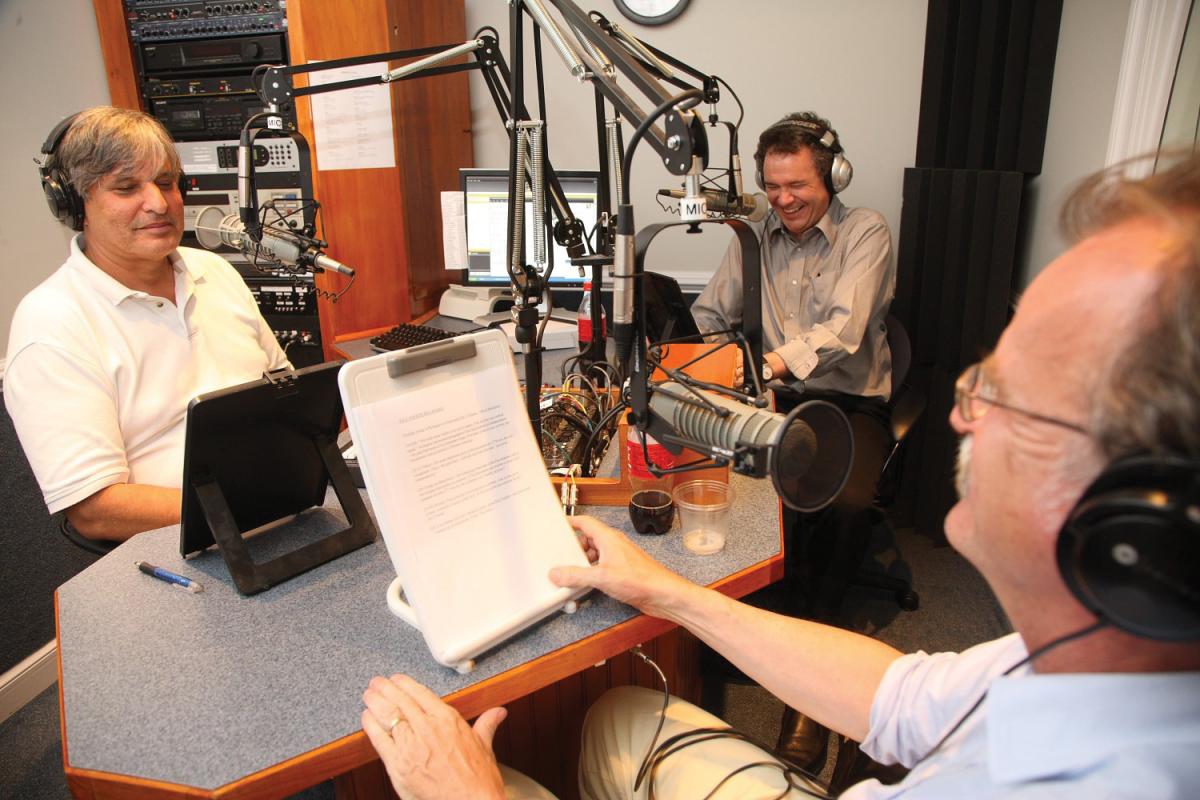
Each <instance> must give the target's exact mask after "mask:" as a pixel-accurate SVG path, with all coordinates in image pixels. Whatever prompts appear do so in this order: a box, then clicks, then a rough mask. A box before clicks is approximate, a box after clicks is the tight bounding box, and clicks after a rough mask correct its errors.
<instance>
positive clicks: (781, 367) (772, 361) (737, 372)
mask: <svg viewBox="0 0 1200 800" xmlns="http://www.w3.org/2000/svg"><path fill="white" fill-rule="evenodd" d="M744 362H745V359H743V358H739V359H737V364H735V365H734V367H733V385H734V386H743V385H745V383H746V368H745V364H744ZM763 362H764V363H766V364H767V365H768V366H769V367H770V368H771V372H772V373H773V375H774V377H772V378H771V380H775V381H778V380H783V379H784V378H788V377H791V374H792V371H791V370H790V369H788V366H787V363H786V362H784V360H783V358H782V357H780V355H779V354H778V353H776V352H775V351H771V352H770V353H766V354H764V355H763ZM760 375H761V373H760Z"/></svg>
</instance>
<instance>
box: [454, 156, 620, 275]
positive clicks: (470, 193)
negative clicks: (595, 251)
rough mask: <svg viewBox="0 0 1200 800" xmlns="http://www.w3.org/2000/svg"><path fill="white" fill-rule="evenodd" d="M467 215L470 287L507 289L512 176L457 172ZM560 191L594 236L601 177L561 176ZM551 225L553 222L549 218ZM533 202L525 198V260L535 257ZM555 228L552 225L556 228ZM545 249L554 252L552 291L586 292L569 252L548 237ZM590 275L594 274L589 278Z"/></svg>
mask: <svg viewBox="0 0 1200 800" xmlns="http://www.w3.org/2000/svg"><path fill="white" fill-rule="evenodd" d="M459 179H460V182H461V184H462V190H463V194H464V195H465V200H466V211H467V281H466V282H467V284H468V285H472V284H473V285H476V286H488V285H491V286H508V285H509V276H508V269H507V266H506V265H505V263H504V262H505V259H506V258H507V254H508V170H506V169H463V170H459ZM558 182H559V184H560V185H561V186H562V190H563V194H564V195H565V196H566V198H567V204H568V205H570V207H571V213H573V214H574V215H575V217H576V218H577V219H578V220H579V221H580V222H582V223H583V228H584V231H585V232H586V233H587V234H591V232H592V228H594V227H595V225H596V218H597V215H598V208H599V193H600V175H599V173H598V172H580V171H561V172H558ZM551 219H553V218H552V217H551ZM532 222H533V196H532V194H531V193H529V192H526V194H525V257H526V260H527V261H531V260H532V255H533V233H532ZM552 224H553V222H552ZM546 244H547V246H553V248H554V272H553V273H552V274H551V276H550V284H551V286H557V287H569V286H582V285H583V281H584V278H583V277H581V276H580V275H579V269H578V268H576V267H574V266H572V264H571V262H570V261H568V260H567V259H568V256H567V250H566V248H564V247H561V246H560V245H557V244H555V243H554V239H553V237H552V236H549V235H548V236H547V239H546ZM589 274H590V272H589Z"/></svg>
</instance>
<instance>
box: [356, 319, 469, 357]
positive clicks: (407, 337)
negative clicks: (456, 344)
mask: <svg viewBox="0 0 1200 800" xmlns="http://www.w3.org/2000/svg"><path fill="white" fill-rule="evenodd" d="M454 336H455V334H453V333H447V332H446V331H444V330H442V329H441V328H434V327H431V326H429V325H412V324H410V323H407V322H402V323H400V324H399V325H397V326H396V327H394V328H392V329H391V330H389V331H385V332H384V333H381V334H379V335H378V336H375V337H372V338H371V349H372V350H375V351H377V352H380V353H386V352H388V351H389V350H403V349H404V348H406V347H415V346H416V345H419V344H425V343H426V342H437V341H441V340H442V339H453V338H454Z"/></svg>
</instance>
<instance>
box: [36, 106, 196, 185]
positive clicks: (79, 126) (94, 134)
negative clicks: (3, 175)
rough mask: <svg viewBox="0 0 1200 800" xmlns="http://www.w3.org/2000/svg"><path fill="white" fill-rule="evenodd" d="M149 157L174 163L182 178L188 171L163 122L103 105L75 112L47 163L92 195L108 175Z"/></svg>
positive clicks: (156, 160)
mask: <svg viewBox="0 0 1200 800" xmlns="http://www.w3.org/2000/svg"><path fill="white" fill-rule="evenodd" d="M147 161H153V162H157V163H160V164H169V165H170V169H171V171H172V172H173V173H174V174H175V176H176V177H178V175H179V174H180V173H181V172H182V171H183V168H182V166H181V164H180V161H179V153H177V152H176V151H175V144H174V142H173V141H172V140H171V135H170V134H169V133H167V129H166V128H164V127H163V125H162V123H161V122H159V121H158V120H157V119H155V118H154V117H152V116H150V115H149V114H146V113H145V112H142V111H134V110H132V109H128V108H114V107H112V106H97V107H96V108H89V109H87V110H86V111H81V112H79V114H77V115H76V116H75V119H74V120H72V121H71V127H70V129H69V130H68V131H67V133H66V135H65V136H63V139H62V141H61V142H60V143H59V145H58V148H57V149H56V150H55V151H54V153H53V154H52V155H50V156H49V157H48V161H47V166H49V167H53V168H57V169H58V170H59V171H61V172H62V173H63V174H64V175H65V176H66V178H67V180H68V181H69V182H70V184H71V186H72V187H73V188H74V189H75V191H76V192H78V193H79V196H80V197H87V195H88V193H89V192H90V191H91V190H92V187H94V186H95V185H96V183H97V182H99V180H100V179H101V178H103V177H104V176H105V175H107V174H108V173H110V172H112V171H114V170H118V169H133V168H135V167H137V166H138V165H139V164H143V163H145V162H147Z"/></svg>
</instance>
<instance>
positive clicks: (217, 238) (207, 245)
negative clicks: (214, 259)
mask: <svg viewBox="0 0 1200 800" xmlns="http://www.w3.org/2000/svg"><path fill="white" fill-rule="evenodd" d="M225 217H226V212H225V209H223V208H220V207H219V206H206V207H205V208H202V209H200V213H199V214H198V215H197V216H196V241H197V242H199V243H200V246H201V247H203V248H204V249H205V250H216V249H217V248H219V247H221V245H223V244H225V240H224V238H223V237H222V235H221V227H222V226H221V223H222V221H224V219H225Z"/></svg>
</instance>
